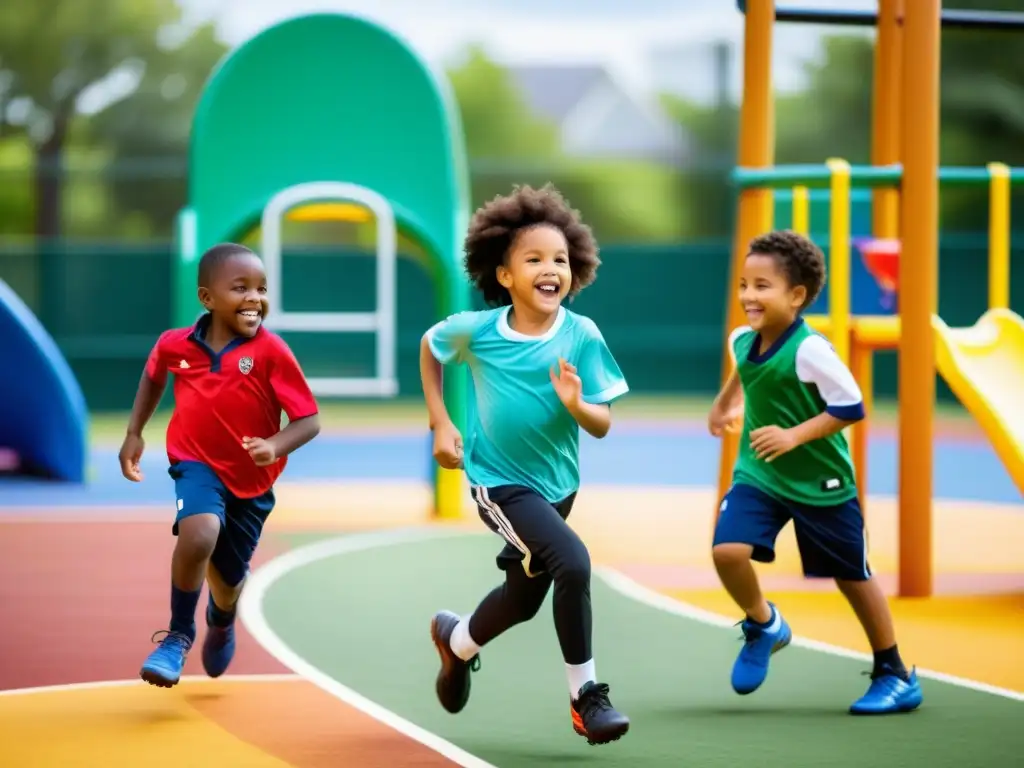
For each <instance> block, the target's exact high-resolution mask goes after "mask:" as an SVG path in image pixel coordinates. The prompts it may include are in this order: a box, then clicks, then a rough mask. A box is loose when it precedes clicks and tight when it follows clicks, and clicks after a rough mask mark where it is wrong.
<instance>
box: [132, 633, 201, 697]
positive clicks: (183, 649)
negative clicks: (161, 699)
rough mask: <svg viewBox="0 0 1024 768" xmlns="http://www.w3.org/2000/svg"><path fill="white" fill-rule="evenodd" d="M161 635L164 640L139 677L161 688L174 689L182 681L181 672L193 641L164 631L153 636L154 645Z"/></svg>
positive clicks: (152, 654)
mask: <svg viewBox="0 0 1024 768" xmlns="http://www.w3.org/2000/svg"><path fill="white" fill-rule="evenodd" d="M161 634H163V635H164V637H163V639H162V640H160V644H159V645H158V646H157V647H156V650H154V651H153V652H152V653H151V654H149V658H147V659H146V661H145V663H144V664H143V665H142V669H141V670H140V671H139V677H141V678H142V679H143V680H145V681H146V682H147V683H149V684H150V685H155V686H157V687H159V688H173V687H174V686H175V685H177V684H178V681H179V680H180V679H181V670H182V668H183V667H184V666H185V659H187V658H188V652H189V650H190V649H191V648H192V641H191V640H189V638H188V637H187V636H186V635H183V634H181V633H180V632H168V631H167V630H165V629H162V630H160V631H159V632H156V633H155V634H154V635H153V638H152V640H153V642H154V643H155V642H156V641H157V637H159V636H160V635H161Z"/></svg>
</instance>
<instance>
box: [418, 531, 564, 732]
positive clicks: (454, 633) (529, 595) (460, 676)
mask: <svg viewBox="0 0 1024 768" xmlns="http://www.w3.org/2000/svg"><path fill="white" fill-rule="evenodd" d="M508 549H509V547H506V548H505V549H504V550H502V553H501V554H499V555H498V564H499V567H501V568H504V569H505V582H504V583H503V584H502V585H501V586H499V587H495V588H494V589H493V590H491V591H490V592H489V593H488V594H487V596H486V597H485V598H484V599H483V600H481V601H480V604H479V605H478V606H477V608H476V610H475V611H473V613H472V614H471V615H470V616H466V617H459V615H458V614H455V613H452V612H451V611H440V612H439V613H438V614H437V615H436V616H434V620H433V621H432V622H431V625H430V634H431V637H432V639H433V641H434V644H435V645H436V646H437V650H438V654H439V655H440V657H441V671H440V672H439V673H438V676H437V682H436V691H437V698H438V700H440V702H441V706H443V707H444V708H445V709H446V710H447V711H448V712H451V713H452V714H455V713H458V712H461V711H462V709H463V708H464V707H465V706H466V703H467V702H468V701H469V693H470V688H471V680H470V674H469V673H470V671H471V670H474V669H477V668H478V666H479V661H478V655H479V653H480V649H481V648H482V647H483V646H484V645H486V644H487V643H489V642H490V641H491V640H493V639H494V638H496V637H497V636H498V635H500V634H502V633H503V632H505V631H506V630H508V629H511V628H512V627H514V626H515V625H516V624H521V623H523V622H525V621H529V620H530V619H532V618H533V617H534V616H536V615H537V611H539V610H540V607H541V605H543V604H544V598H545V597H546V596H547V593H548V589H549V588H550V587H551V577H550V576H549V575H548V574H546V573H542V574H539V575H538V576H537V577H536V578H532V579H531V578H530V577H529V576H527V575H526V572H525V571H524V570H523V567H522V563H521V558H520V559H519V560H517V559H516V557H515V555H514V554H513V553H509V552H506V550H508ZM513 552H514V551H513Z"/></svg>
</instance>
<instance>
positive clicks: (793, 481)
mask: <svg viewBox="0 0 1024 768" xmlns="http://www.w3.org/2000/svg"><path fill="white" fill-rule="evenodd" d="M759 346H760V335H759V334H758V333H757V332H756V331H754V330H753V329H751V328H750V327H749V326H743V327H740V328H737V329H736V330H735V331H733V332H732V334H731V335H730V337H729V348H730V350H731V351H732V353H733V359H734V361H735V363H736V367H737V371H738V372H739V378H740V382H741V384H742V385H743V400H744V406H743V408H744V411H743V435H742V437H741V439H740V448H739V455H738V456H737V460H736V466H735V468H734V470H733V482H736V483H745V484H747V485H753V486H755V487H757V488H760V489H761V490H763V491H765V492H766V493H768V494H770V495H772V496H775V497H776V498H779V499H782V500H783V501H794V502H797V503H800V504H807V505H811V506H832V505H834V504H841V503H843V502H844V501H847V500H849V499H852V498H853V497H855V496H856V495H857V488H856V481H855V475H854V468H853V462H852V460H851V459H850V450H849V446H848V444H847V442H846V437H845V436H844V435H843V433H842V432H838V433H836V434H834V435H831V436H830V437H825V438H821V439H819V440H813V441H811V442H809V443H805V444H804V445H801V446H800V447H799V448H796V449H795V450H792V451H790V452H789V453H787V454H784V455H782V456H779V457H778V458H776V459H775V460H774V461H772V462H771V463H768V462H766V461H764V460H761V459H758V458H757V457H756V456H755V455H754V451H753V449H752V448H751V447H750V433H751V432H752V431H753V430H755V429H758V428H759V427H765V426H771V425H775V426H778V427H782V428H784V429H786V428H789V427H795V426H796V425H797V424H801V423H803V422H805V421H807V420H809V419H812V418H814V417H815V416H818V415H819V414H821V413H823V412H828V413H830V414H831V415H833V416H835V417H836V418H837V419H842V420H844V421H857V420H859V419H861V418H863V417H864V404H863V398H862V397H861V392H860V387H858V386H857V382H856V380H854V378H853V375H852V374H851V373H850V371H849V369H848V368H847V367H846V366H845V365H844V364H843V362H842V361H841V360H840V359H839V356H838V355H836V352H835V350H834V349H833V348H832V345H831V344H830V343H829V342H828V340H827V339H826V338H825V337H823V336H821V335H819V334H818V333H816V332H815V331H813V330H812V329H811V328H810V326H808V325H807V323H805V322H804V321H803V320H802V319H798V320H797V321H796V322H795V323H794V324H793V325H792V326H790V327H789V329H788V330H786V332H785V333H783V334H782V336H780V337H779V339H778V340H777V341H776V342H775V343H774V344H773V345H772V346H771V347H770V348H769V349H768V350H766V351H765V352H763V353H760V352H759V349H758V348H759Z"/></svg>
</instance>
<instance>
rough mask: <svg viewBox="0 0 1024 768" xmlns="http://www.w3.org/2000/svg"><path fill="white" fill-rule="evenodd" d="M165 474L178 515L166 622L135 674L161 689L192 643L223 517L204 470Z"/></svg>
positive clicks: (193, 467)
mask: <svg viewBox="0 0 1024 768" xmlns="http://www.w3.org/2000/svg"><path fill="white" fill-rule="evenodd" d="M169 472H170V475H171V477H173V478H174V480H175V494H176V496H177V499H178V501H177V506H178V515H177V518H176V520H175V523H174V528H173V529H172V530H173V532H174V534H175V536H176V537H177V541H176V542H175V545H174V554H173V556H172V558H171V620H170V623H169V625H168V631H167V632H166V633H165V636H164V637H163V638H162V639H161V640H160V644H159V646H158V647H157V648H156V650H154V651H153V652H152V653H151V654H150V655H149V657H148V658H147V659H146V661H145V663H144V664H143V665H142V670H141V671H140V676H141V677H142V679H143V680H146V681H147V682H149V683H151V684H152V685H157V686H160V687H165V688H169V687H171V686H173V685H175V684H177V682H178V680H179V679H180V678H181V671H182V669H183V668H184V665H185V659H186V657H187V656H188V652H189V650H190V649H191V647H192V643H194V642H195V638H196V621H195V617H196V606H197V605H198V604H199V594H200V591H201V590H202V587H203V579H204V578H205V574H206V566H207V563H208V562H209V560H210V556H211V555H212V554H213V551H214V548H215V547H216V544H217V540H218V537H219V535H220V531H221V526H222V519H223V515H224V488H223V486H222V485H221V483H220V480H219V479H218V478H217V476H216V475H215V474H214V473H213V471H212V470H211V469H209V467H206V466H204V465H202V464H199V463H197V462H182V463H180V464H176V465H174V466H172V467H171V469H170V470H169ZM158 634H159V633H158ZM155 637H156V635H154V638H155Z"/></svg>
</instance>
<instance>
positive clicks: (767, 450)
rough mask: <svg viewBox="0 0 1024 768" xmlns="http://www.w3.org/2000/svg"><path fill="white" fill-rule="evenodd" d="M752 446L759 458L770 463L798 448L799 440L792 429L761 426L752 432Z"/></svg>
mask: <svg viewBox="0 0 1024 768" xmlns="http://www.w3.org/2000/svg"><path fill="white" fill-rule="evenodd" d="M750 447H751V448H753V449H754V455H755V456H756V457H757V458H759V459H764V460H765V461H767V462H769V463H770V462H772V461H774V460H775V459H777V458H779V456H781V455H782V454H784V453H789V452H790V451H792V450H793V449H794V448H796V447H797V441H796V438H795V437H794V436H793V433H792V431H791V430H788V429H783V428H782V427H776V426H770V427H760V428H758V429H755V430H753V431H752V432H751V433H750Z"/></svg>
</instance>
